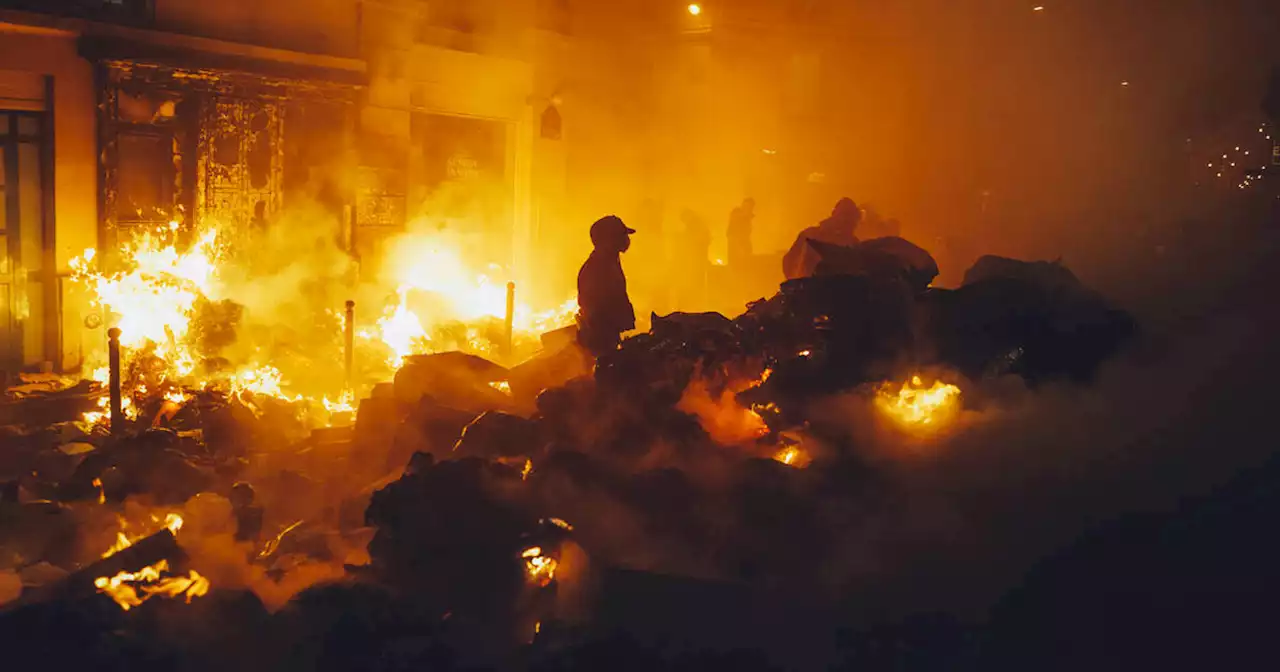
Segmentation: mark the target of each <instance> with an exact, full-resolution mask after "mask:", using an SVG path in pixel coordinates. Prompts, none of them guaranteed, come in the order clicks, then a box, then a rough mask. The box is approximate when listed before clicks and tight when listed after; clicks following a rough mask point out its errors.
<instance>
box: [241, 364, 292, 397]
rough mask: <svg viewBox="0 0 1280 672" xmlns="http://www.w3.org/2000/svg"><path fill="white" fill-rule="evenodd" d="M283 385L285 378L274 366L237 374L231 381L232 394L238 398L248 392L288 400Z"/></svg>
mask: <svg viewBox="0 0 1280 672" xmlns="http://www.w3.org/2000/svg"><path fill="white" fill-rule="evenodd" d="M283 383H284V376H283V375H282V374H281V373H280V370H279V369H277V368H275V367H273V366H261V367H258V368H256V369H249V370H246V371H241V372H240V373H237V374H236V375H235V377H234V378H232V379H231V392H232V394H235V395H237V396H243V395H244V394H245V393H246V392H247V393H251V394H257V395H263V396H268V397H281V398H285V399H288V398H289V397H287V396H285V393H284V390H283V389H282V387H281V386H282V385H283ZM300 399H301V397H295V398H294V400H295V401H297V400H300Z"/></svg>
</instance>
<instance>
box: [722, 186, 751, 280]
mask: <svg viewBox="0 0 1280 672" xmlns="http://www.w3.org/2000/svg"><path fill="white" fill-rule="evenodd" d="M755 218H756V200H755V199H754V198H748V199H745V200H743V201H742V205H739V206H738V207H736V208H734V209H733V213H732V214H730V215H729V229H728V231H726V233H725V239H726V240H727V241H728V243H729V266H730V267H732V268H741V267H743V266H745V265H747V264H749V263H750V262H751V228H752V222H753V221H754V220H755Z"/></svg>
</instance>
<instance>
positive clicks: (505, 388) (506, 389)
mask: <svg viewBox="0 0 1280 672" xmlns="http://www.w3.org/2000/svg"><path fill="white" fill-rule="evenodd" d="M489 387H492V388H493V389H495V390H497V391H499V392H502V393H503V394H511V383H508V382H507V381H505V380H499V381H497V382H496V383H489Z"/></svg>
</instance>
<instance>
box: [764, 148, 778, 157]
mask: <svg viewBox="0 0 1280 672" xmlns="http://www.w3.org/2000/svg"><path fill="white" fill-rule="evenodd" d="M760 151H762V152H764V153H765V154H768V155H769V156H773V155H774V154H777V153H778V150H776V149H762V150H760Z"/></svg>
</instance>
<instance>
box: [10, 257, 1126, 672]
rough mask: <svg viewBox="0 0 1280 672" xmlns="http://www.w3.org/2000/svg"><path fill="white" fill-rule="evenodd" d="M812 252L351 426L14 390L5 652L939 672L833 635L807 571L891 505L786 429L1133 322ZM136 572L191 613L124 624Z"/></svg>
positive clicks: (467, 367) (990, 275)
mask: <svg viewBox="0 0 1280 672" xmlns="http://www.w3.org/2000/svg"><path fill="white" fill-rule="evenodd" d="M813 244H814V245H815V247H820V246H821V245H822V244H821V243H813ZM819 251H820V252H821V253H822V256H823V262H822V263H821V264H820V265H819V268H818V273H817V275H815V276H814V277H811V278H805V279H799V280H793V281H789V282H787V283H785V284H783V285H782V286H781V288H780V290H779V292H778V293H777V294H776V295H775V296H773V297H772V298H769V299H762V300H760V301H757V302H754V303H752V304H750V305H749V306H748V307H747V309H746V311H745V312H744V313H743V314H741V315H739V316H737V317H735V318H732V319H731V318H728V317H725V316H722V315H719V314H714V313H707V314H681V313H678V314H672V315H667V316H661V317H659V316H654V318H653V320H652V328H651V329H650V331H649V332H647V333H643V334H639V335H636V336H634V337H632V338H629V339H627V340H625V341H624V342H623V344H622V347H621V349H620V350H619V351H617V352H616V353H613V354H611V355H609V356H607V357H605V358H603V359H601V360H600V361H599V362H598V364H597V366H596V367H595V368H594V370H593V369H592V368H591V367H590V363H589V362H587V361H586V360H585V358H584V357H583V355H582V354H581V353H580V352H579V351H578V350H577V348H576V347H575V346H574V345H573V344H572V343H571V340H572V335H571V333H570V334H566V333H565V332H557V333H552V334H548V335H547V336H545V337H544V350H543V352H542V353H540V354H539V355H538V356H536V357H535V358H533V359H531V360H530V361H528V362H525V363H523V364H520V365H518V366H515V367H512V368H507V367H503V366H500V365H498V364H495V363H493V362H490V361H487V360H484V359H482V358H479V357H476V356H473V355H468V354H464V353H458V352H449V353H440V354H434V355H420V356H416V357H410V358H408V360H406V363H405V365H404V366H403V368H401V369H400V371H399V372H398V373H397V374H396V377H395V380H394V381H393V382H390V383H382V384H379V385H377V386H375V387H374V388H373V391H372V393H371V394H370V396H369V397H368V398H366V399H364V400H362V401H361V402H360V404H359V409H358V411H357V413H356V416H355V419H354V424H353V425H352V426H350V427H336V428H321V429H312V428H308V427H307V426H306V425H305V423H303V422H302V421H301V420H300V419H299V414H298V412H297V409H296V408H295V405H294V404H292V403H290V402H287V401H283V400H280V399H276V398H271V397H254V396H252V395H246V394H239V395H237V394H230V393H227V392H218V391H208V390H206V391H197V392H194V393H193V394H192V395H191V396H190V398H189V399H188V400H186V401H185V402H184V403H181V404H178V403H174V402H171V401H166V400H164V399H163V398H160V397H157V398H155V399H153V400H151V401H149V402H148V403H145V404H143V405H142V407H141V408H140V409H139V413H138V416H137V420H135V421H133V422H132V423H131V426H130V427H129V428H128V429H127V430H126V431H116V432H114V433H110V434H107V433H104V432H102V431H101V430H93V429H87V428H85V427H84V426H78V425H77V424H76V423H75V422H73V421H71V418H73V417H75V414H77V413H79V412H82V411H83V410H85V409H86V408H89V407H92V403H91V399H92V397H93V396H94V395H97V394H100V393H101V392H100V391H99V390H97V389H96V388H93V387H91V386H88V385H80V386H76V387H71V388H62V389H50V390H41V389H36V388H39V385H36V386H34V387H31V388H29V389H28V390H27V391H26V392H25V393H24V394H26V396H27V398H26V399H22V400H18V399H12V400H9V401H8V402H7V403H6V406H8V407H9V408H8V409H7V410H8V411H9V416H8V417H7V418H6V422H7V423H9V425H10V426H8V427H5V428H3V431H4V432H5V434H4V444H5V450H4V451H2V452H0V462H2V464H0V466H2V467H3V471H2V472H0V476H2V480H3V481H4V483H3V486H2V487H0V525H2V526H3V528H2V529H0V563H3V565H0V571H3V572H4V574H3V576H4V578H5V580H6V582H7V584H8V585H7V586H6V591H7V592H6V594H5V595H4V597H5V598H7V599H9V600H10V602H9V603H8V604H7V605H4V606H3V607H0V640H3V641H4V645H5V646H4V648H5V649H6V651H8V652H15V653H13V654H6V655H9V656H10V658H11V659H13V660H15V662H16V661H23V662H28V663H33V662H39V663H40V664H42V665H44V666H49V665H52V666H53V667H55V668H58V669H64V668H70V667H72V666H74V665H85V664H88V665H92V666H94V667H95V668H96V669H114V668H115V667H117V666H118V667H120V668H125V667H128V668H129V669H140V668H141V669H184V670H185V669H190V670H202V669H209V670H214V669H229V668H230V667H231V666H233V665H234V666H236V667H239V668H242V669H258V668H261V669H264V670H266V669H322V670H328V669H332V670H340V669H341V670H349V669H364V670H374V669H379V670H381V669H386V670H391V669H410V668H412V669H433V670H448V669H464V668H465V669H476V668H477V667H479V668H502V669H510V668H522V667H523V668H528V669H606V668H607V669H632V668H635V669H640V668H641V666H643V668H644V669H650V670H652V669H708V668H712V669H720V668H722V667H725V666H729V665H731V666H733V669H748V670H750V669H775V668H774V665H775V664H777V666H778V669H781V668H786V669H805V668H822V667H827V666H830V665H832V664H835V663H837V662H839V661H844V664H846V665H847V666H848V667H849V669H855V668H856V669H944V668H938V667H932V666H930V661H932V662H937V661H948V665H951V667H948V668H945V669H958V667H959V666H960V665H961V664H962V663H963V662H964V661H971V660H973V655H974V638H973V633H972V632H971V631H970V629H969V628H967V627H966V626H962V625H960V624H958V623H956V622H953V621H950V620H947V619H945V618H943V619H941V620H928V619H926V620H925V621H919V622H911V623H907V624H901V625H897V626H893V627H892V628H889V629H882V630H879V631H874V632H873V631H855V630H847V629H845V630H841V629H840V628H839V626H838V624H839V623H841V622H843V621H844V619H845V617H844V616H843V615H842V612H841V605H842V602H843V600H844V599H845V598H846V597H847V596H849V595H852V594H855V592H856V589H857V576H856V574H850V573H846V572H842V571H838V570H837V567H836V565H837V564H838V563H839V562H840V559H841V558H842V557H843V554H844V553H845V552H846V551H847V546H848V541H847V539H846V530H847V529H849V528H851V527H856V526H857V525H858V524H859V521H860V520H863V519H865V518H866V517H867V516H869V515H872V514H873V513H874V512H875V511H877V510H879V509H887V508H893V507H895V506H897V505H898V502H897V501H896V500H895V497H897V495H896V494H895V492H894V483H893V477H892V475H891V474H889V473H886V472H885V471H884V470H882V469H880V468H879V466H878V465H877V464H876V462H875V461H874V459H873V458H871V457H870V456H868V455H865V454H863V453H862V452H861V451H860V450H859V447H858V446H857V445H851V444H849V443H848V442H847V441H841V440H840V439H838V438H833V436H834V435H826V434H824V432H823V428H822V427H821V426H819V425H818V423H816V422H815V423H810V422H809V421H810V420H811V419H812V418H811V417H810V414H811V409H812V405H813V404H814V403H816V402H818V401H819V400H821V399H823V398H824V397H828V396H830V395H832V394H834V393H838V392H845V391H850V390H859V389H866V388H867V387H868V386H874V385H876V384H879V383H883V382H885V381H900V380H902V379H903V378H904V377H905V376H908V375H910V373H911V372H913V371H917V370H926V369H928V370H945V371H948V372H951V373H950V375H953V376H955V377H956V378H957V379H963V380H966V381H978V380H981V379H983V378H986V377H998V376H1006V375H1013V376H1020V377H1022V378H1024V379H1025V380H1026V381H1028V383H1030V384H1032V385H1035V384H1040V383H1043V382H1045V381H1050V380H1055V379H1068V380H1074V381H1087V380H1089V378H1090V376H1091V375H1092V374H1093V373H1094V372H1095V371H1096V370H1097V368H1098V366H1099V365H1100V364H1101V363H1102V362H1103V361H1104V360H1106V359H1107V358H1108V357H1111V356H1113V355H1114V354H1115V353H1116V352H1117V351H1118V350H1119V349H1120V348H1121V347H1122V346H1123V344H1124V343H1125V341H1126V339H1128V338H1129V337H1130V336H1131V335H1132V334H1133V332H1134V325H1133V323H1132V321H1131V320H1130V318H1129V317H1128V316H1127V315H1126V314H1125V313H1124V312H1123V311H1120V310H1118V309H1116V308H1114V307H1112V306H1111V305H1109V304H1108V303H1107V302H1106V301H1105V300H1104V299H1102V298H1101V297H1099V296H1098V295H1097V294H1096V293H1094V292H1092V291H1091V290H1089V289H1088V288H1086V287H1084V286H1083V285H1082V284H1081V283H1080V282H1079V281H1078V280H1077V279H1076V278H1075V277H1074V276H1073V275H1072V274H1071V273H1070V271H1069V270H1067V269H1066V268H1065V267H1063V266H1061V265H1059V264H1054V263H1039V262H1037V263H1027V262H1018V261H1014V260H1008V259H1000V258H996V257H984V258H983V259H981V260H980V261H979V262H978V263H977V265H975V266H974V267H973V268H972V269H971V270H970V271H969V273H968V274H967V275H966V277H965V282H964V284H963V285H962V286H960V287H959V288H956V289H950V290H948V289H939V288H934V287H931V285H930V283H931V282H932V280H933V279H934V277H936V275H937V272H938V269H937V265H936V263H934V261H933V259H932V258H931V257H930V256H929V254H928V253H927V252H926V251H924V250H922V249H920V248H918V247H916V246H914V245H912V244H910V243H908V242H907V241H905V240H902V239H900V238H888V239H880V240H878V241H871V242H869V243H865V244H863V245H862V246H860V247H858V248H828V249H819ZM207 309H208V310H209V311H213V312H234V310H233V309H232V308H231V307H230V306H217V305H210V306H208V307H207ZM231 317H232V316H229V317H228V319H229V320H230V319H231ZM206 337H207V338H209V339H212V340H217V339H219V338H223V337H224V335H222V334H219V333H218V332H217V330H216V329H211V330H210V331H209V332H208V333H207V335H206ZM695 382H697V383H698V384H700V385H702V386H704V387H705V388H706V390H707V393H708V397H709V398H712V399H730V400H732V401H733V404H734V406H735V407H736V408H737V409H739V410H741V411H743V412H748V409H755V411H752V412H754V413H758V417H760V418H761V420H762V423H763V427H762V429H761V431H758V432H754V433H752V434H750V435H749V436H747V437H745V438H744V439H743V440H742V441H741V442H740V445H736V446H726V445H719V444H717V442H716V441H715V440H713V438H712V437H711V436H710V435H709V433H708V431H707V429H706V428H705V427H704V425H703V423H702V422H700V419H699V418H698V417H696V414H694V413H689V412H686V411H685V410H681V407H682V398H683V397H684V396H685V394H686V391H687V390H688V389H689V388H690V385H691V384H693V383H695ZM24 408H25V409H32V410H30V411H28V410H22V409H24ZM59 413H61V414H62V416H63V417H62V418H61V420H60V421H55V420H58V418H57V416H58V415H59ZM24 416H25V417H24ZM24 420H25V422H24ZM797 436H801V437H802V438H801V439H799V440H801V441H804V440H813V441H814V444H813V445H815V446H817V445H821V446H822V447H821V448H820V449H819V448H813V449H811V450H810V452H812V453H813V454H812V455H811V456H810V457H811V458H812V464H811V465H809V466H808V468H805V469H799V468H795V467H796V465H794V464H791V463H790V462H789V461H787V460H779V459H775V455H776V453H777V452H778V451H779V450H783V449H785V448H786V447H787V446H794V445H796V441H797V439H796V437H797ZM138 502H145V505H146V507H148V510H152V511H157V510H163V509H165V508H168V509H171V510H175V511H183V512H184V513H185V514H186V516H187V518H188V523H187V526H188V527H191V526H194V527H195V528H196V529H190V530H188V529H185V528H184V529H183V530H182V531H178V532H170V531H167V530H158V526H155V527H156V528H157V530H158V531H156V530H153V531H152V534H151V535H149V536H144V537H140V538H139V539H137V540H135V541H134V543H133V544H132V545H130V546H128V548H126V549H124V550H122V551H119V552H117V553H115V554H113V555H110V556H108V557H107V558H105V559H103V558H101V557H100V556H101V555H102V550H103V549H104V548H105V547H106V546H107V543H109V537H110V533H109V532H108V533H106V534H105V536H104V534H103V533H102V530H103V529H104V528H109V527H110V526H111V525H110V524H111V523H113V522H114V521H116V520H117V519H123V518H124V516H125V512H126V510H127V509H128V508H129V507H130V506H131V505H132V504H136V503H138ZM210 511H216V512H218V513H217V514H216V515H215V514H213V513H209V512H210ZM193 521H194V522H193ZM211 521H212V522H211ZM90 530H93V532H92V533H91V532H90ZM188 535H190V536H188ZM201 535H207V536H208V537H210V538H212V537H215V536H218V535H224V536H225V537H226V538H228V539H233V540H234V544H235V545H233V546H231V548H233V549H235V552H236V553H238V554H240V555H239V556H237V559H236V563H238V564H237V566H239V567H240V569H239V570H238V573H227V572H223V573H222V575H219V574H218V571H217V570H216V569H210V568H209V567H208V565H207V564H204V565H202V557H207V554H204V556H202V553H201V552H200V551H198V550H195V548H194V547H197V546H200V545H201ZM188 538H190V539H192V541H191V542H186V541H185V540H186V539H188ZM219 538H221V537H219ZM104 540H105V541H106V542H107V543H100V542H102V541H104ZM186 545H192V546H193V550H192V552H190V553H188V552H186V551H184V548H185V547H186ZM353 548H367V558H365V561H364V562H356V561H353V558H356V557H358V556H359V554H358V553H355V554H353V553H351V552H350V551H351V549H353ZM160 561H165V562H166V563H167V566H168V568H169V570H170V571H171V572H172V573H174V574H183V573H185V572H187V571H188V570H195V571H198V572H201V573H202V575H204V574H209V575H210V576H209V579H210V583H211V586H210V590H209V592H208V594H207V595H202V596H197V597H195V598H194V599H192V595H191V594H190V593H189V592H188V593H186V594H185V597H186V598H187V599H185V600H184V599H164V598H163V597H161V598H157V599H149V600H145V601H144V602H141V603H140V604H139V605H137V606H136V607H134V608H132V609H130V610H127V611H126V610H122V609H121V608H120V607H119V606H118V605H117V603H115V602H113V600H112V599H111V598H110V597H108V596H107V595H104V594H103V593H102V591H99V590H94V585H95V584H94V579H96V578H98V577H105V576H112V575H114V574H116V573H117V572H136V571H138V570H141V569H142V568H144V567H147V566H153V565H155V564H156V563H158V562H160ZM349 561H350V562H349ZM102 563H107V565H109V566H107V565H104V564H102ZM241 565H242V566H241ZM308 567H327V568H335V567H336V568H338V571H337V575H336V576H335V575H334V574H332V573H331V574H326V573H324V572H320V571H315V572H310V574H308V571H307V568H308ZM300 575H309V576H314V577H321V578H323V579H331V580H327V581H326V580H320V579H316V580H302V579H299V578H297V577H299V576H300ZM233 576H234V577H239V580H233V579H231V578H229V577H233ZM244 576H253V577H258V579H257V581H256V582H255V581H251V580H245V579H243V577H244ZM291 577H292V578H291ZM290 581H295V582H296V583H297V586H298V587H299V588H301V587H302V586H305V585H310V584H317V585H311V587H309V588H305V589H303V590H300V591H292V592H291V593H284V594H292V593H296V594H292V599H288V600H287V602H286V603H285V604H284V605H283V607H282V608H277V609H275V610H274V611H273V609H272V608H269V607H279V606H280V605H268V604H267V601H268V600H264V599H263V596H262V592H263V591H262V589H261V587H262V585H263V582H266V583H269V584H270V585H274V586H284V585H285V584H288V583H289V582H290ZM255 589H256V590H255ZM281 590H282V591H283V590H284V588H281ZM832 595H836V596H839V597H836V598H832V597H831V596H832ZM181 596H184V595H183V594H180V596H179V597H181ZM801 624H804V625H801ZM814 624H826V625H824V626H815V625H814ZM838 631H839V632H843V633H844V634H843V635H838V634H837V633H838ZM748 650H753V651H755V652H754V653H751V652H748V653H744V651H748ZM913 656H914V658H912V657H913ZM908 659H910V660H913V661H915V662H912V663H910V665H908V666H906V667H904V666H903V665H906V664H907V663H904V661H905V660H908ZM770 661H775V662H770ZM957 661H959V662H957ZM19 664H21V663H19Z"/></svg>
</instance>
